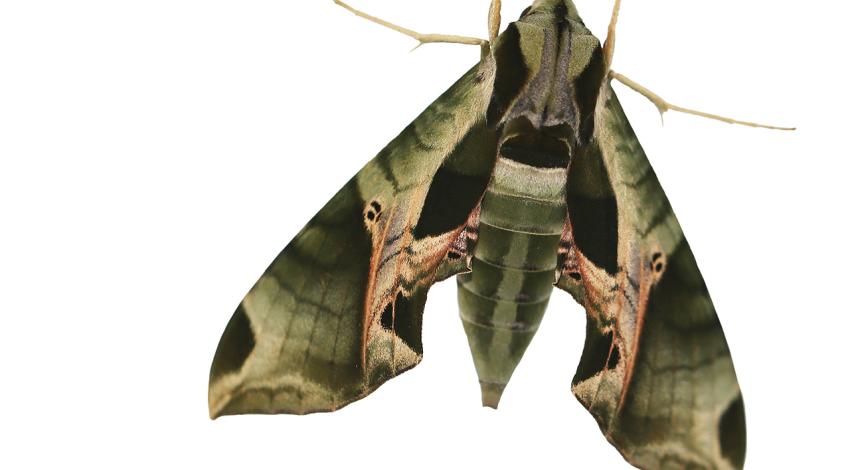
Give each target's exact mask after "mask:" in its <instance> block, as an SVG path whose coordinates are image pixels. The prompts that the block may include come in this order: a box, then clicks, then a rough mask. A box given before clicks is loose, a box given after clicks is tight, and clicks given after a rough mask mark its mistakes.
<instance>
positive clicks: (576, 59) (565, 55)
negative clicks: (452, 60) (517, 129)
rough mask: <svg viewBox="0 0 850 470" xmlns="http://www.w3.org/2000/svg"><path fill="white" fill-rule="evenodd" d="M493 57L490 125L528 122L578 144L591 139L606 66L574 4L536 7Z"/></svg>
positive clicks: (565, 0)
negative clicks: (553, 131) (568, 136)
mask: <svg viewBox="0 0 850 470" xmlns="http://www.w3.org/2000/svg"><path fill="white" fill-rule="evenodd" d="M493 56H494V58H495V64H496V68H495V80H494V85H493V92H492V95H491V99H490V104H489V108H488V112H487V122H488V124H489V125H491V126H494V127H495V126H499V125H505V124H508V123H511V122H515V121H517V120H519V119H525V121H527V122H528V124H530V125H531V126H532V127H534V128H538V129H542V128H555V127H564V128H565V130H564V131H562V132H563V133H565V134H571V137H570V138H569V140H571V141H574V142H576V143H578V144H579V145H582V144H584V143H586V142H588V141H589V140H590V137H591V136H592V133H593V121H594V120H593V115H594V112H595V105H596V98H597V96H598V92H599V89H600V87H601V85H602V80H603V77H604V75H605V71H604V69H605V67H604V63H603V58H602V49H601V45H600V42H599V40H598V39H597V38H596V37H594V36H593V35H592V34H591V33H590V31H589V30H588V29H587V28H586V27H585V26H584V23H582V21H581V19H580V18H579V16H578V13H577V12H576V10H575V6H573V4H572V2H571V1H569V0H545V1H538V2H536V3H535V4H534V5H533V6H532V7H530V8H529V9H528V10H526V11H525V12H524V13H523V15H522V16H521V17H520V19H519V20H518V21H516V22H514V23H511V24H510V25H509V26H508V27H507V28H506V29H505V31H504V32H503V33H502V34H501V35H500V36H499V38H498V39H497V40H496V41H495V43H494V46H493Z"/></svg>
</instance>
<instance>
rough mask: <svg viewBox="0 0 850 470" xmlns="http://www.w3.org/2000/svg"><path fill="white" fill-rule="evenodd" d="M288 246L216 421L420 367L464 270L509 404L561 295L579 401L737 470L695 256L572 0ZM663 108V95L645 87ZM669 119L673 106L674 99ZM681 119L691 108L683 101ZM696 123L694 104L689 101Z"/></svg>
mask: <svg viewBox="0 0 850 470" xmlns="http://www.w3.org/2000/svg"><path fill="white" fill-rule="evenodd" d="M337 3H339V4H341V5H342V6H344V7H346V8H348V9H349V10H351V11H352V12H354V13H356V14H358V15H359V16H363V17H365V18H367V19H370V20H372V21H375V22H378V23H381V24H383V25H384V26H388V27H391V28H393V29H396V30H398V31H401V32H403V33H405V34H409V35H411V36H414V37H415V38H417V39H418V40H420V42H423V43H424V42H461V43H465V44H477V45H480V46H481V47H482V57H481V60H480V61H479V62H478V63H477V64H475V65H474V66H473V67H472V68H471V69H470V70H469V71H468V72H467V73H466V74H464V75H463V76H462V77H461V78H460V79H459V80H458V81H457V82H456V83H455V84H454V85H453V86H452V87H451V88H449V89H448V91H446V92H445V93H444V94H443V95H442V96H440V97H439V98H437V100H436V101H434V103H433V104H431V105H430V106H429V107H428V108H427V109H426V110H425V111H424V112H423V113H422V114H421V115H420V116H419V117H417V118H416V120H414V121H413V123H411V124H410V125H409V126H407V127H406V128H405V129H404V130H403V131H402V132H401V134H399V135H398V137H396V138H395V139H394V140H393V141H392V142H390V143H389V144H388V145H387V146H386V147H385V148H384V149H383V150H382V151H381V152H380V153H379V154H378V155H377V156H376V157H375V158H374V159H373V160H372V161H371V162H369V163H368V164H366V166H365V167H363V169H362V170H360V172H359V173H357V175H355V176H354V178H352V179H351V180H350V181H349V182H348V183H347V184H346V185H345V186H344V187H343V188H342V189H341V190H340V191H339V192H338V193H337V194H336V195H335V196H334V197H333V198H332V199H331V200H330V201H329V202H328V203H327V205H325V206H324V208H322V210H321V211H319V213H318V214H316V215H315V217H313V219H312V220H310V222H309V223H308V224H307V225H306V227H304V228H303V229H302V230H301V232H299V233H298V235H297V236H296V237H295V239H293V240H292V241H291V242H290V243H289V245H287V246H286V247H285V248H284V249H283V251H282V252H281V253H280V254H279V255H278V256H277V258H276V259H275V260H274V261H273V262H272V263H271V265H270V266H269V267H268V269H267V270H266V271H265V273H263V275H262V276H261V277H260V279H259V280H258V281H257V282H256V284H255V285H254V286H253V288H252V289H251V290H250V292H248V294H247V295H246V296H245V298H244V299H243V300H242V302H241V303H240V304H239V306H238V308H237V309H236V312H235V313H234V314H233V317H232V318H231V320H230V322H229V323H228V324H227V327H226V328H225V330H224V334H223V335H222V337H221V340H220V343H219V345H218V349H217V351H216V353H215V357H214V359H213V364H212V368H211V372H210V387H209V408H210V415H211V417H213V418H215V417H218V416H222V415H232V414H242V413H294V414H304V413H313V412H321V411H332V410H336V409H339V408H340V407H343V406H345V405H347V404H349V403H351V402H353V401H355V400H359V399H361V398H363V397H365V396H366V395H368V394H369V393H371V392H372V391H374V390H375V389H376V388H377V387H379V386H380V385H381V384H382V383H384V382H385V381H387V380H389V379H390V378H392V377H395V376H396V375H399V374H401V373H402V372H404V371H406V370H408V369H410V368H412V367H414V366H415V365H416V364H418V363H419V361H420V360H421V358H422V351H423V349H422V341H421V328H422V312H423V308H424V306H425V299H426V296H427V293H428V289H429V288H430V286H431V285H432V284H434V283H435V282H438V281H441V280H444V279H447V278H449V277H452V276H455V275H457V285H458V300H459V304H460V316H461V319H462V323H463V327H464V329H465V331H466V334H467V337H468V340H469V346H470V349H471V352H472V357H473V361H474V364H475V369H476V371H477V374H478V378H479V382H480V387H481V395H482V401H483V404H484V405H486V406H490V407H493V408H496V407H497V406H498V403H499V399H500V397H501V395H502V393H503V391H504V389H505V386H506V385H507V384H508V381H509V380H510V377H511V374H512V373H513V371H514V369H515V368H516V366H517V364H518V363H519V362H520V359H521V358H522V356H523V353H524V351H525V350H526V348H527V347H528V345H529V343H530V342H531V340H532V338H533V337H534V334H535V332H536V331H537V328H538V326H539V325H540V321H541V318H542V317H543V314H544V312H545V310H546V306H547V303H548V301H549V297H550V295H551V293H552V291H553V290H554V288H555V287H557V288H558V289H561V290H564V291H566V292H568V293H569V294H570V295H572V296H573V298H575V300H576V301H577V302H579V303H580V304H581V305H583V306H584V308H585V310H586V313H587V331H586V341H585V344H584V350H583V354H582V358H581V361H580V363H579V365H578V369H577V371H576V373H575V377H574V378H573V381H572V391H573V393H574V394H575V395H576V397H577V398H578V400H579V401H580V402H581V403H582V404H583V405H584V406H585V407H586V408H587V409H588V410H589V411H590V412H591V413H592V414H593V416H594V417H595V418H596V420H597V422H598V424H599V427H600V429H601V430H602V432H603V434H604V435H605V437H606V438H607V439H608V440H609V441H610V442H611V443H612V444H613V445H614V446H615V447H616V448H617V449H618V450H619V451H620V452H621V453H622V455H623V456H624V457H625V459H626V460H627V461H628V462H630V463H631V464H633V465H635V466H637V467H640V468H647V469H657V468H690V469H733V468H735V469H739V468H742V467H743V463H744V453H745V445H746V438H745V419H744V404H743V400H742V396H741V391H740V389H739V386H738V381H737V378H736V375H735V370H734V367H733V364H732V359H731V356H730V353H729V347H728V345H727V342H726V339H725V337H724V335H723V330H722V328H721V326H720V323H719V321H718V318H717V315H716V313H715V310H714V307H713V306H712V302H711V299H710V298H709V294H708V291H707V290H706V286H705V283H704V282H703V279H702V277H701V275H700V273H699V270H698V269H697V264H696V262H695V260H694V255H693V253H692V252H691V249H690V247H689V246H688V242H687V241H686V240H685V238H684V235H683V234H682V229H681V227H680V226H679V223H678V222H677V220H676V217H675V215H674V214H673V211H672V209H671V206H670V203H669V201H668V200H667V197H666V196H665V194H664V191H663V190H662V188H661V185H660V184H659V182H658V179H657V178H656V175H655V173H654V172H653V169H652V167H651V166H650V164H649V162H648V160H647V157H646V155H645V154H644V151H643V150H642V149H641V146H640V144H639V143H638V139H637V137H636V136H635V134H634V131H633V130H632V128H631V127H630V125H629V122H628V120H627V119H626V116H625V114H624V113H623V109H622V108H621V106H620V103H619V102H618V100H617V96H616V94H615V93H614V90H613V89H612V87H611V80H612V78H620V79H621V81H623V82H624V83H626V84H627V85H629V86H632V88H636V89H638V91H641V90H640V89H639V85H637V84H635V83H634V82H631V81H629V80H628V79H626V78H624V77H622V76H619V75H615V74H614V72H612V71H611V70H610V62H611V54H612V51H613V42H614V24H615V21H616V17H617V14H616V11H617V7H618V6H619V1H618V2H617V6H616V7H615V14H614V17H613V19H612V27H611V28H610V29H609V35H608V39H607V40H606V42H605V44H604V45H603V44H602V43H600V41H599V40H598V39H597V38H596V37H595V36H593V35H592V34H591V33H590V31H589V30H588V29H587V28H586V27H585V25H584V23H583V22H582V20H581V18H580V17H579V15H578V12H577V11H576V8H575V6H574V5H573V2H572V1H571V0H537V1H535V2H534V4H533V5H532V6H530V7H528V8H527V9H526V10H525V11H524V12H523V13H522V15H521V16H520V18H519V19H518V20H517V21H515V22H513V23H510V24H509V25H508V26H507V27H506V28H505V29H504V30H503V31H502V32H501V33H499V15H500V13H499V2H498V1H497V0H494V1H493V3H492V5H491V10H490V38H489V40H476V39H474V38H463V37H457V36H439V35H421V34H419V33H416V32H413V31H410V30H407V29H404V28H401V27H397V26H395V25H392V24H390V23H387V22H384V21H383V20H379V19H377V18H375V17H371V16H369V15H366V14H365V13H362V12H359V11H357V10H354V9H353V8H351V7H349V6H347V5H345V4H343V3H342V2H339V1H337ZM644 94H646V95H647V96H648V97H650V99H653V101H654V102H655V103H656V105H658V106H659V109H662V106H661V105H662V104H663V105H665V106H666V105H667V104H666V102H663V101H662V100H660V98H658V97H657V95H654V94H651V93H650V92H646V93H644ZM666 107H667V108H668V109H677V108H676V107H673V106H666ZM678 109H680V110H681V109H682V108H678ZM686 111H687V110H686Z"/></svg>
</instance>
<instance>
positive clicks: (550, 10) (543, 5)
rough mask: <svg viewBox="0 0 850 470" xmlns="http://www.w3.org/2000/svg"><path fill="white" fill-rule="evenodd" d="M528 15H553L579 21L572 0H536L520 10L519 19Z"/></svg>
mask: <svg viewBox="0 0 850 470" xmlns="http://www.w3.org/2000/svg"><path fill="white" fill-rule="evenodd" d="M528 15H555V16H558V17H561V18H566V19H571V20H574V21H579V22H581V18H580V17H579V16H578V10H576V6H575V5H573V2H572V0H537V1H535V2H534V3H533V4H532V5H531V6H530V7H528V8H526V9H525V11H523V12H522V15H520V19H523V18H525V17H527V16H528Z"/></svg>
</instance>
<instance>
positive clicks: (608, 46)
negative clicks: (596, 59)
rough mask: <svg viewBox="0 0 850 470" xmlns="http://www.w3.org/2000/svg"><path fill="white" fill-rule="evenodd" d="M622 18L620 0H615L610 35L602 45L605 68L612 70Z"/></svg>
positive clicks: (609, 26) (609, 27)
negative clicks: (619, 22)
mask: <svg viewBox="0 0 850 470" xmlns="http://www.w3.org/2000/svg"><path fill="white" fill-rule="evenodd" d="M619 18H620V0H615V1H614V11H612V12H611V21H610V22H609V23H608V37H606V38H605V44H604V45H603V46H602V54H603V56H604V57H605V69H606V70H611V62H612V61H613V60H614V42H615V41H616V39H617V20H618V19H619Z"/></svg>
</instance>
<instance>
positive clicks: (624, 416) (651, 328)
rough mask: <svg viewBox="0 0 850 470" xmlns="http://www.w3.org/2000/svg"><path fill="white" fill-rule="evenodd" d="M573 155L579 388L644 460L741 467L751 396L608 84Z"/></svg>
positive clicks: (632, 456) (570, 259)
mask: <svg viewBox="0 0 850 470" xmlns="http://www.w3.org/2000/svg"><path fill="white" fill-rule="evenodd" d="M595 126H596V127H595V131H594V132H595V138H594V141H593V143H592V144H591V145H590V146H588V148H587V149H586V151H585V152H583V153H581V154H580V155H578V156H577V157H576V159H575V160H574V162H573V167H572V168H571V170H570V176H569V188H568V206H569V221H568V223H567V229H566V230H565V236H564V237H563V240H562V245H561V250H560V253H561V256H562V260H563V261H562V271H561V272H560V276H559V280H558V287H561V288H562V289H564V290H567V291H568V292H570V293H571V294H572V295H573V296H574V297H575V298H576V300H578V301H579V302H580V303H582V304H583V305H584V307H585V309H586V310H587V315H588V323H587V338H586V342H585V347H584V352H583V355H582V359H581V363H580V365H579V367H578V370H577V372H576V375H575V378H574V379H573V392H574V393H575V395H576V396H577V397H578V399H579V401H581V403H582V404H583V405H584V406H585V407H586V408H587V409H588V410H589V411H590V412H591V413H592V414H593V416H594V417H595V418H596V420H597V421H598V423H599V426H600V428H601V429H602V431H603V432H604V433H605V436H606V437H607V438H608V440H609V441H611V443H613V444H614V445H615V446H616V447H617V448H618V449H619V450H620V452H621V453H622V454H623V456H624V457H625V458H626V459H627V460H628V461H629V462H630V463H632V464H633V465H635V466H637V467H640V468H645V469H668V468H670V469H673V468H675V469H733V468H742V467H743V462H744V451H745V445H746V437H745V426H744V406H743V401H742V398H741V392H740V389H739V387H738V382H737V379H736V377H735V370H734V368H733V365H732V359H731V356H730V354H729V347H728V346H727V344H726V339H725V337H724V335H723V330H722V329H721V327H720V323H719V321H718V319H717V315H716V313H715V310H714V307H713V306H712V302H711V299H710V298H709V295H708V291H707V290H706V286H705V284H704V282H703V279H702V277H701V275H700V273H699V270H698V269H697V265H696V262H695V260H694V256H693V254H692V253H691V249H690V247H689V246H688V243H687V241H686V240H685V238H684V236H683V234H682V230H681V228H680V226H679V223H678V222H677V220H676V217H675V216H674V215H673V211H672V209H671V207H670V204H669V202H668V200H667V198H666V196H665V195H664V192H663V191H662V189H661V186H660V185H659V183H658V180H657V178H656V176H655V173H654V172H653V170H652V168H651V167H650V165H649V162H648V160H647V159H646V155H645V154H644V152H643V150H642V149H641V147H640V144H639V143H638V141H637V138H636V137H635V135H634V132H633V131H632V129H631V126H630V125H629V123H628V121H627V120H626V117H625V115H624V113H623V110H622V108H621V107H620V104H619V102H618V101H617V98H616V96H615V95H614V92H613V90H612V89H611V87H610V84H608V83H606V84H605V85H604V86H603V90H602V92H601V95H600V99H599V102H598V104H597V115H596V123H595Z"/></svg>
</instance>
